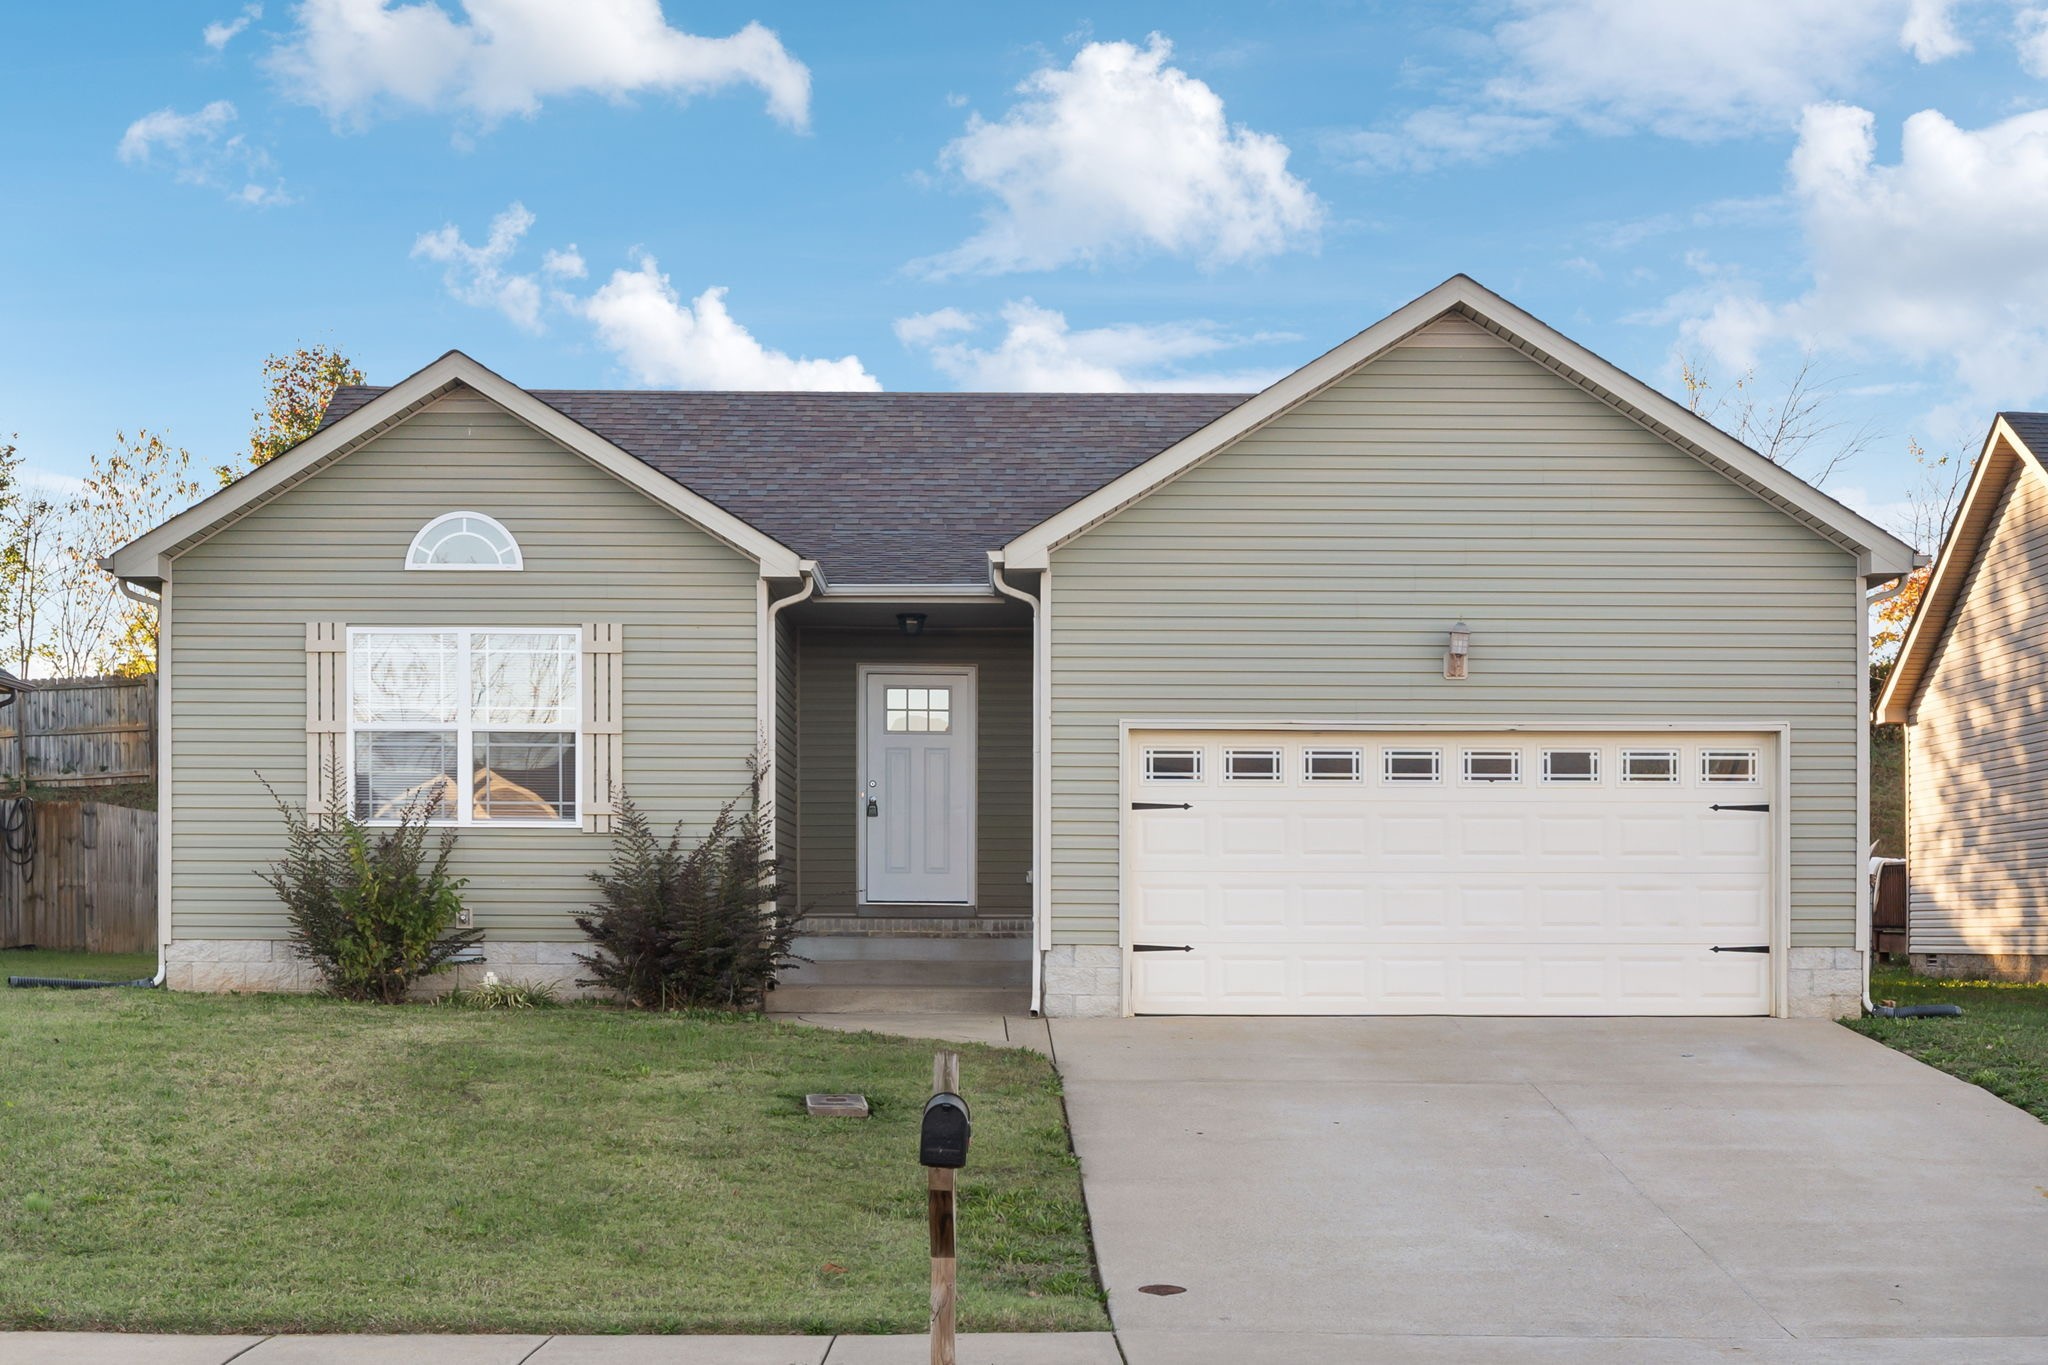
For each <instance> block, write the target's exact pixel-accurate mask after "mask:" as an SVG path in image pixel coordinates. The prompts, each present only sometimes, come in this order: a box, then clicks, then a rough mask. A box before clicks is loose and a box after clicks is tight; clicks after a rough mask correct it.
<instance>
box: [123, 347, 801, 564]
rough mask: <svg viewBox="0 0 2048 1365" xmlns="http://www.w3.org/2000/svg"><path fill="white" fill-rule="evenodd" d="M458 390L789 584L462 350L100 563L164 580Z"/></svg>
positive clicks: (597, 440) (779, 547)
mask: <svg viewBox="0 0 2048 1365" xmlns="http://www.w3.org/2000/svg"><path fill="white" fill-rule="evenodd" d="M457 388H468V389H471V390H474V391H475V392H476V393H478V394H479V395H481V396H482V397H484V398H487V399H489V400H490V401H491V402H493V403H496V404H497V405H498V406H499V407H501V408H503V409H504V410H505V411H506V412H507V413H509V414H511V415H512V416H513V417H515V418H517V419H518V420H519V421H522V422H524V423H525V424H526V425H528V426H530V427H532V428H533V429H534V430H536V431H538V432H539V433H540V434H541V435H543V436H546V437H548V438H549V439H550V440H553V441H554V442H555V443H556V444H558V445H560V446H562V447H564V448H565V449H567V450H569V451H570V452H572V453H574V454H577V455H580V456H582V457H583V458H584V459H586V460H588V461H590V462H591V463H592V464H594V465H597V466H598V467H599V468H601V469H603V470H605V471H606V472H607V473H609V474H611V475H613V476H614V477H616V478H618V479H619V480H621V481H622V482H624V483H626V484H628V485H630V486H632V487H634V488H636V489H638V490H639V491H641V492H643V493H645V494H646V495H647V496H648V497H649V498H651V499H653V500H654V501H655V502H657V503H660V504H662V505H663V506H666V507H669V508H671V509H672V510H674V511H675V512H676V513H677V514H678V515H680V516H683V517H685V518H687V519H688V520H690V521H691V522H694V523H695V524H696V525H698V526H700V527H702V528H703V529H704V530H706V531H708V532H709V533H711V534H712V535H713V536H715V537H717V538H718V539H720V540H722V541H724V542H725V543H726V544H728V545H730V546H732V547H733V548H734V549H735V550H738V551H739V552H740V553H742V554H744V555H747V556H748V557H749V558H751V559H754V560H755V561H756V562H757V563H758V564H759V565H760V568H761V572H762V573H763V575H765V576H769V577H778V578H794V577H797V576H798V575H799V574H800V573H802V572H803V567H802V561H801V560H800V558H799V557H798V555H797V553H796V552H795V551H794V550H792V549H790V548H789V547H788V546H786V545H783V544H781V543H779V542H777V541H776V540H775V539H773V538H772V537H770V536H768V535H765V534H763V533H762V532H761V531H760V530H759V529H757V528H756V527H753V526H750V525H748V524H747V523H746V522H745V521H742V520H741V519H740V518H738V517H735V516H733V515H732V514H731V513H730V512H727V511H726V510H725V509H724V508H721V507H719V506H717V505H716V504H715V503H712V502H710V501H709V500H707V499H705V498H702V497H700V496H698V495H697V494H695V493H693V492H691V491H690V490H689V489H687V488H685V487H683V486H682V485H680V484H678V483H676V482H675V481H674V480H673V479H669V478H665V477H663V476H662V475H661V474H659V473H657V472H656V471H654V470H652V469H650V468H648V467H647V466H646V465H645V464H643V463H642V462H641V461H639V460H636V459H634V458H633V457H632V456H631V455H629V454H627V453H626V452H625V451H623V450H621V449H619V448H618V447H617V446H616V445H614V444H612V442H610V441H609V440H607V439H605V438H604V437H603V436H600V435H599V434H598V433H596V432H594V431H592V430H591V429H590V428H588V427H586V426H584V425H582V424H581V423H578V422H576V421H574V420H572V419H571V418H569V417H567V416H565V415H564V414H563V413H561V412H560V411H558V410H556V409H555V408H552V407H550V406H548V405H547V404H546V403H543V402H542V401H540V400H539V399H537V398H535V397H534V396H533V395H532V394H530V393H528V392H526V391H525V390H524V389H521V388H520V387H519V386H518V385H516V384H513V383H512V382H511V381H509V380H507V379H505V378H504V377H503V376H501V375H498V374H496V373H494V372H493V371H491V370H488V369H486V368H484V367H483V366H482V365H480V364H478V363H477V362H476V361H474V360H472V359H470V358H469V357H468V356H466V355H464V354H462V352H460V351H450V352H448V353H447V354H446V355H444V356H442V357H441V358H440V359H439V360H436V361H435V362H434V363H433V364H431V365H429V366H427V367H426V368H425V369H423V370H420V371H419V372H418V373H416V374H414V375H412V376H411V377H409V378H407V379H405V380H404V381H402V382H400V383H398V384H395V385H393V386H392V387H390V388H388V389H385V390H382V391H381V392H379V393H377V394H375V395H374V396H373V397H371V398H370V399H369V400H368V401H367V402H364V403H362V404H360V405H359V406H356V407H355V408H354V409H353V410H352V411H350V412H348V413H346V414H345V415H342V416H340V417H338V418H335V419H334V420H331V421H327V422H325V423H324V424H323V425H322V426H321V428H320V429H319V430H318V431H316V432H315V433H314V434H313V435H311V436H309V437H307V438H306V439H305V440H303V441H301V442H299V443H298V444H297V445H295V446H293V447H292V448H291V449H290V450H287V451H285V452H284V453H283V454H281V455H279V456H277V457H276V458H275V459H272V460H270V461H268V462H267V463H265V464H262V465H259V466H257V467H256V468H255V469H253V470H251V471H250V472H249V473H247V474H245V475H243V476H242V477H241V478H239V479H237V480H235V481H234V482H233V483H232V484H229V485H228V486H227V487H226V488H223V489H222V490H221V491H220V492H218V493H215V494H214V495H213V496H211V497H209V498H205V499H203V500H201V501H200V502H198V503H196V504H194V505H193V506H191V507H188V508H186V509H185V510H184V511H183V512H180V513H179V514H178V515H177V516H174V517H172V518H171V519H170V520H169V521H166V522H164V523H163V524H162V525H161V526H158V527H156V528H155V529H154V530H151V531H149V532H147V533H146V534H144V535H142V536H140V537H138V538H137V539H135V540H133V541H130V542H129V543H128V544H126V545H124V546H122V547H121V548H120V549H118V550H116V551H114V552H113V553H112V554H110V555H108V556H107V557H106V558H105V559H103V560H102V561H101V564H102V565H103V566H104V567H105V568H106V569H107V570H108V571H109V572H110V573H113V574H114V575H116V576H117V577H119V578H123V579H127V580H129V581H131V582H139V583H161V582H162V581H163V580H164V578H166V577H167V576H168V574H169V571H170V564H171V561H172V560H174V559H175V558H176V557H177V556H178V555H179V554H180V553H182V552H183V551H184V550H185V549H187V548H189V547H190V546H192V545H194V544H197V543H198V542H199V541H202V540H204V539H206V538H207V537H208V536H211V535H212V534H214V533H215V532H216V531H218V530H220V529H221V528H222V527H223V526H226V525H228V524H229V523H230V522H232V521H234V520H236V519H237V518H238V517H240V516H242V515H243V514H245V513H246V512H248V511H250V510H251V509H253V508H256V507H260V506H263V505H264V504H266V503H269V502H271V501H272V500H274V499H276V498H278V497H280V496H282V495H283V494H285V493H287V492H289V491H290V490H291V489H292V488H294V487H296V486H297V485H298V484H300V483H302V482H303V481H305V480H306V479H308V478H311V477H312V476H313V475H315V474H317V473H319V472H320V471H321V470H322V469H324V468H326V467H327V466H328V465H330V464H332V463H333V462H334V461H336V460H340V459H343V458H346V457H347V455H348V454H349V453H350V452H352V451H354V450H356V449H359V448H360V447H361V446H362V445H363V444H364V443H366V442H368V441H370V440H372V439H373V438H375V437H376V436H378V435H380V434H382V433H383V432H385V431H387V430H389V429H390V428H391V427H394V426H396V425H398V424H399V423H400V422H403V421H405V420H406V419H407V418H408V417H410V416H412V415H413V414H414V413H415V412H418V411H419V410H420V409H421V408H423V407H425V406H426V405H427V404H429V403H431V402H433V401H434V400H436V399H438V398H440V397H442V396H443V395H445V394H447V393H449V392H451V391H453V390H454V389H457Z"/></svg>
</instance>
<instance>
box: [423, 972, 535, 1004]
mask: <svg viewBox="0 0 2048 1365" xmlns="http://www.w3.org/2000/svg"><path fill="white" fill-rule="evenodd" d="M448 1003H449V1004H451V1005H457V1006H460V1007H461V1008H463V1009H469V1010H551V1009H553V1008H555V1007H556V1006H557V1005H559V1004H561V1003H562V1001H561V998H560V997H559V996H557V995H556V994H555V988H554V986H553V985H552V984H550V983H549V982H546V981H500V980H499V979H498V974H497V973H496V972H485V973H484V979H483V982H482V984H480V985H479V986H477V987H476V988H475V989H474V990H467V991H450V992H449V993H448Z"/></svg>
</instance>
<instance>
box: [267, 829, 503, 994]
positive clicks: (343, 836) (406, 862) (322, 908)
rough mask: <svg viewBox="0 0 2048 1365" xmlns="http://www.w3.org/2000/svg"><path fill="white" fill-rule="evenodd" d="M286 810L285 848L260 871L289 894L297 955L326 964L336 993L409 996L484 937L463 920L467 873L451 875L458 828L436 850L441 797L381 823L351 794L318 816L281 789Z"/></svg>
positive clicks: (285, 897) (325, 974)
mask: <svg viewBox="0 0 2048 1365" xmlns="http://www.w3.org/2000/svg"><path fill="white" fill-rule="evenodd" d="M271 798H272V799H273V800H275V801H276V802H277V807H278V809H279V810H280V811H282V812H283V814H284V823H285V832H286V837H285V852H284V856H283V857H282V858H280V859H278V861H277V862H275V863H273V864H272V865H271V867H270V870H269V871H268V872H266V873H263V874H261V875H262V877H263V880H265V881H266V882H268V883H270V886H271V888H272V889H273V890H275V891H276V892H277V898H278V899H279V900H280V901H283V902H284V906H285V913H286V915H287V916H288V917H289V919H290V921H291V927H292V941H293V945H294V947H295V948H296V949H297V951H298V955H299V956H300V957H302V958H304V959H305V960H307V961H308V962H311V963H312V964H313V965H314V966H315V967H317V968H318V969H319V971H320V976H321V979H322V980H323V981H324V982H325V984H326V986H327V989H328V991H329V992H331V993H332V994H334V995H338V996H341V997H343V998H344V999H349V1000H381V1001H384V1002H386V1003H391V1002H395V1001H399V1000H403V999H405V997H406V994H407V992H408V991H410V990H411V989H412V987H413V984H414V983H415V982H417V981H419V980H420V979H421V978H423V977H427V976H431V975H433V974H434V973H435V972H439V971H442V970H444V969H445V968H446V967H447V966H448V960H449V959H450V958H452V957H454V956H455V955H456V954H457V953H460V952H462V951H463V950H464V949H466V948H468V947H470V946H472V945H473V944H475V943H476V942H477V941H478V940H479V939H481V938H482V937H483V934H482V932H481V931H479V930H475V929H456V928H455V924H456V921H457V920H458V919H459V918H460V917H461V914H462V887H463V885H464V883H465V881H466V879H465V878H462V877H456V876H451V875H450V874H449V871H448V861H449V859H450V858H451V857H453V856H454V853H455V831H454V830H453V829H452V828H451V829H443V830H442V831H441V835H440V839H439V844H438V848H437V850H436V851H435V853H434V856H433V858H432V860H431V861H429V858H428V847H427V825H428V822H429V821H430V820H432V818H433V815H434V811H435V809H436V808H437V807H438V806H439V804H440V803H439V802H438V800H421V801H414V802H411V803H408V804H407V805H405V806H404V807H403V808H402V809H401V810H400V811H399V817H398V823H397V824H395V825H390V826H380V827H377V828H372V827H370V826H369V825H366V824H364V823H363V822H362V821H360V820H358V819H356V818H355V816H354V814H353V813H352V812H350V810H349V806H348V803H347V802H346V801H336V802H335V803H334V810H335V811H336V812H337V813H336V814H334V815H331V816H328V817H326V818H325V820H324V821H316V820H314V819H313V818H312V817H310V816H309V815H308V814H307V813H306V810H305V808H304V807H302V806H295V805H292V804H291V803H290V802H288V801H286V800H284V799H283V798H282V797H279V796H278V795H277V793H276V792H275V791H272V792H271Z"/></svg>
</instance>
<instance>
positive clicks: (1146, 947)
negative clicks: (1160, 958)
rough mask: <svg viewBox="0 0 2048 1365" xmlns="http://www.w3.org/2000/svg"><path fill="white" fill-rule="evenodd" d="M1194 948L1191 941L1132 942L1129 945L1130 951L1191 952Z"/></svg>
mask: <svg viewBox="0 0 2048 1365" xmlns="http://www.w3.org/2000/svg"><path fill="white" fill-rule="evenodd" d="M1194 950H1195V945H1194V944H1192V943H1133V944H1132V945H1131V951H1132V952H1134V953H1192V952H1193V951H1194Z"/></svg>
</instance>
